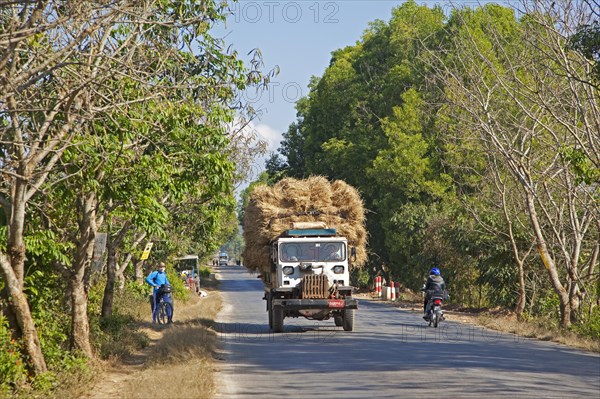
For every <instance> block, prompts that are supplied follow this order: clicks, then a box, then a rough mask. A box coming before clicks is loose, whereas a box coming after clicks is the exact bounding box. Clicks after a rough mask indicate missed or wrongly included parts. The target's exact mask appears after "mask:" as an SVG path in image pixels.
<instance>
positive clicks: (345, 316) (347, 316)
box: [342, 309, 354, 331]
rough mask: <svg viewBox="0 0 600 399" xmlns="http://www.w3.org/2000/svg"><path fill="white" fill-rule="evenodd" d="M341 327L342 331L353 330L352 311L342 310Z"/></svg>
mask: <svg viewBox="0 0 600 399" xmlns="http://www.w3.org/2000/svg"><path fill="white" fill-rule="evenodd" d="M342 327H343V328H344V331H352V330H354V309H344V312H343V313H342Z"/></svg>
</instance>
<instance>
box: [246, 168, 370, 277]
mask: <svg viewBox="0 0 600 399" xmlns="http://www.w3.org/2000/svg"><path fill="white" fill-rule="evenodd" d="M294 222H323V223H325V224H326V225H327V226H328V227H330V228H335V229H337V232H338V234H339V235H341V236H344V237H346V238H347V239H348V244H349V245H350V246H354V247H356V260H355V261H354V260H353V259H350V262H351V263H352V266H354V267H360V266H362V265H363V264H364V263H365V261H366V260H367V253H366V243H367V232H366V230H365V211H364V206H363V203H362V199H361V198H360V194H359V193H358V191H357V190H356V189H355V188H354V187H352V186H350V185H348V184H347V183H345V182H343V181H341V180H336V181H334V182H332V183H330V182H329V181H328V180H327V179H326V178H324V177H321V176H315V177H310V178H308V179H304V180H298V179H293V178H286V179H283V180H281V181H279V182H278V183H276V184H275V185H274V186H273V187H268V186H258V187H256V188H255V189H254V191H253V192H252V194H251V196H250V200H249V202H248V206H247V208H246V213H245V217H244V239H245V241H246V249H245V250H244V253H243V256H244V265H245V266H246V267H248V269H250V270H254V271H259V270H261V269H263V268H268V267H269V264H270V259H269V258H270V246H269V244H270V242H271V241H272V240H274V239H275V238H277V237H278V236H279V235H280V234H281V233H283V232H284V231H285V230H288V229H291V228H292V223H294Z"/></svg>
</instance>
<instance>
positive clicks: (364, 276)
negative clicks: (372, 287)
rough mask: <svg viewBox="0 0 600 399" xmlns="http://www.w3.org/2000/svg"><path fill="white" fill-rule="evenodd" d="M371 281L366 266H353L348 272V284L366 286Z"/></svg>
mask: <svg viewBox="0 0 600 399" xmlns="http://www.w3.org/2000/svg"><path fill="white" fill-rule="evenodd" d="M370 282H371V276H370V274H369V271H368V270H367V268H366V267H363V268H360V269H358V268H355V269H353V270H352V271H351V272H350V284H351V285H352V286H354V287H358V288H367V287H369V283H370Z"/></svg>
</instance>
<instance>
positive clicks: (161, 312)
mask: <svg viewBox="0 0 600 399" xmlns="http://www.w3.org/2000/svg"><path fill="white" fill-rule="evenodd" d="M170 305H171V304H169V303H166V302H163V301H161V302H160V303H159V304H158V314H157V319H158V324H167V323H168V322H169V314H168V313H167V306H170Z"/></svg>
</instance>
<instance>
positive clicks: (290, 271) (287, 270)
mask: <svg viewBox="0 0 600 399" xmlns="http://www.w3.org/2000/svg"><path fill="white" fill-rule="evenodd" d="M283 274H285V275H286V276H289V275H290V274H294V268H293V267H292V266H284V268H283Z"/></svg>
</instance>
